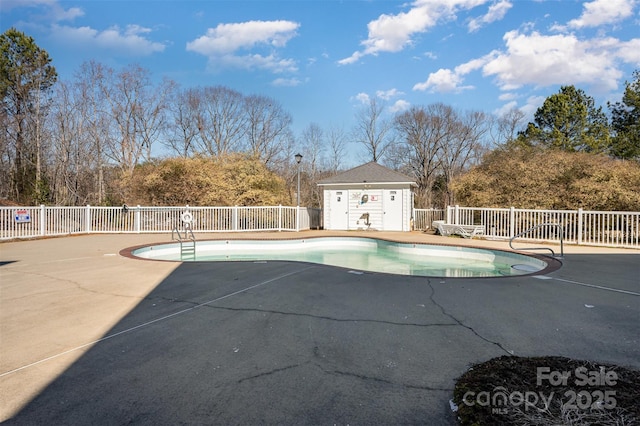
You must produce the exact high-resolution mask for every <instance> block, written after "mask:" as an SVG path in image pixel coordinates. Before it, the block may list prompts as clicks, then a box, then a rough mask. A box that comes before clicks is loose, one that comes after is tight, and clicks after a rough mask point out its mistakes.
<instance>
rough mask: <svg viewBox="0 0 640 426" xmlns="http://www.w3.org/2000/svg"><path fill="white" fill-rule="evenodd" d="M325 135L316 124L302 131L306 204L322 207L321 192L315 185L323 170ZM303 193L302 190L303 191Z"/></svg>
mask: <svg viewBox="0 0 640 426" xmlns="http://www.w3.org/2000/svg"><path fill="white" fill-rule="evenodd" d="M324 149H325V146H324V134H323V131H322V128H321V127H320V126H319V125H318V124H316V123H311V124H309V125H308V126H307V127H306V128H305V129H304V130H303V131H302V151H303V154H304V159H305V162H304V170H305V172H306V173H304V175H305V178H306V179H305V182H306V185H304V188H305V191H304V192H305V194H306V195H307V197H305V198H306V200H305V201H306V204H307V205H312V206H320V203H321V191H320V188H319V187H318V185H316V184H315V183H316V182H317V180H318V176H319V174H320V172H321V170H322V162H323V160H322V156H323V152H324ZM301 192H302V190H301Z"/></svg>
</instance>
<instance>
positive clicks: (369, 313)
mask: <svg viewBox="0 0 640 426" xmlns="http://www.w3.org/2000/svg"><path fill="white" fill-rule="evenodd" d="M332 235H339V236H342V235H350V236H367V237H380V238H388V239H393V240H397V241H406V242H421V243H432V244H458V245H470V246H474V247H487V248H493V249H504V250H508V243H506V242H504V241H486V240H480V239H474V240H464V239H457V238H456V239H453V238H446V237H440V236H433V235H429V234H425V233H419V232H411V233H391V232H388V233H387V232H375V233H374V232H361V233H358V232H348V233H347V232H345V233H340V232H328V231H307V232H301V233H259V234H206V235H197V238H198V239H199V240H202V239H220V238H222V239H226V238H308V237H312V236H332ZM169 239H170V237H169V235H167V234H135V235H124V234H118V235H110V234H109V235H83V236H74V237H64V238H50V239H40V240H28V241H15V242H4V243H0V327H1V328H0V421H4V420H8V423H9V424H44V423H46V424H78V423H80V424H89V423H91V424H123V423H136V424H160V423H162V424H177V423H180V424H193V423H196V424H257V423H260V424H276V423H277V424H352V425H353V424H372V423H377V424H398V423H402V424H415V423H421V424H431V425H438V424H442V425H451V424H455V417H454V415H453V414H452V413H451V411H450V408H449V403H448V401H449V399H451V397H452V391H453V387H454V384H455V380H456V378H458V377H459V376H460V375H461V374H462V373H464V372H465V371H466V370H467V369H468V367H469V366H470V365H472V364H474V363H478V362H483V361H486V360H488V359H490V358H494V357H496V356H501V355H507V354H515V355H520V356H544V355H560V356H567V357H572V358H581V359H592V360H595V361H600V362H604V363H612V364H619V365H624V366H630V367H633V368H636V369H637V368H640V251H638V250H628V249H610V248H600V247H586V246H569V245H566V246H565V257H564V259H563V266H562V267H561V268H560V269H559V270H557V271H554V272H552V273H549V274H547V275H545V276H537V277H536V276H520V277H506V278H482V279H465V278H455V279H453V278H425V277H406V276H395V275H386V274H377V273H368V272H365V273H362V274H356V273H353V271H349V270H347V269H341V268H334V267H330V266H323V265H312V264H304V263H293V262H266V263H263V262H260V263H253V262H248V263H245V262H243V263H197V262H196V263H174V262H154V261H142V260H136V259H130V258H126V257H122V256H120V255H119V252H120V250H122V249H124V248H127V247H131V246H136V245H141V244H148V243H158V242H166V241H167V240H169ZM516 246H517V247H530V246H532V244H528V243H518V244H516ZM533 246H540V245H533ZM551 247H553V248H554V250H556V249H557V248H558V247H557V246H551Z"/></svg>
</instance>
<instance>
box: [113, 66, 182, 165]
mask: <svg viewBox="0 0 640 426" xmlns="http://www.w3.org/2000/svg"><path fill="white" fill-rule="evenodd" d="M167 84H170V83H167V82H163V84H162V85H161V86H160V87H155V86H154V85H153V84H152V82H151V79H150V73H149V71H148V70H146V69H144V68H142V67H140V66H137V65H131V66H129V67H127V68H125V69H124V70H122V71H121V72H118V73H116V72H114V71H113V70H108V73H107V74H106V78H105V79H104V80H102V86H101V90H102V95H103V97H104V99H105V100H106V102H107V104H108V113H109V115H110V128H109V133H108V136H109V137H108V139H107V151H106V155H107V156H108V157H109V158H110V159H111V160H112V161H114V162H115V164H116V165H117V166H118V167H119V168H120V170H121V171H122V172H124V173H125V174H126V175H131V173H132V172H133V169H134V167H135V166H136V165H137V164H139V162H140V160H142V159H144V158H146V159H150V157H151V148H152V147H151V145H152V143H153V142H154V140H155V138H156V137H157V134H156V132H158V131H160V129H161V128H162V126H161V123H162V120H163V118H162V117H163V114H164V110H165V108H166V107H167V99H168V94H169V93H170V89H168V88H166V87H165V85H167Z"/></svg>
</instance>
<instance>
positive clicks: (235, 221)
mask: <svg viewBox="0 0 640 426" xmlns="http://www.w3.org/2000/svg"><path fill="white" fill-rule="evenodd" d="M231 222H233V223H232V224H231V230H232V231H237V230H238V206H233V210H231Z"/></svg>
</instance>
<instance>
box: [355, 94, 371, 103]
mask: <svg viewBox="0 0 640 426" xmlns="http://www.w3.org/2000/svg"><path fill="white" fill-rule="evenodd" d="M353 99H355V100H356V101H358V102H360V103H361V104H368V103H369V100H370V98H369V95H367V94H366V93H363V92H360V93H358V94H357V95H355V96H354V98H353Z"/></svg>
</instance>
